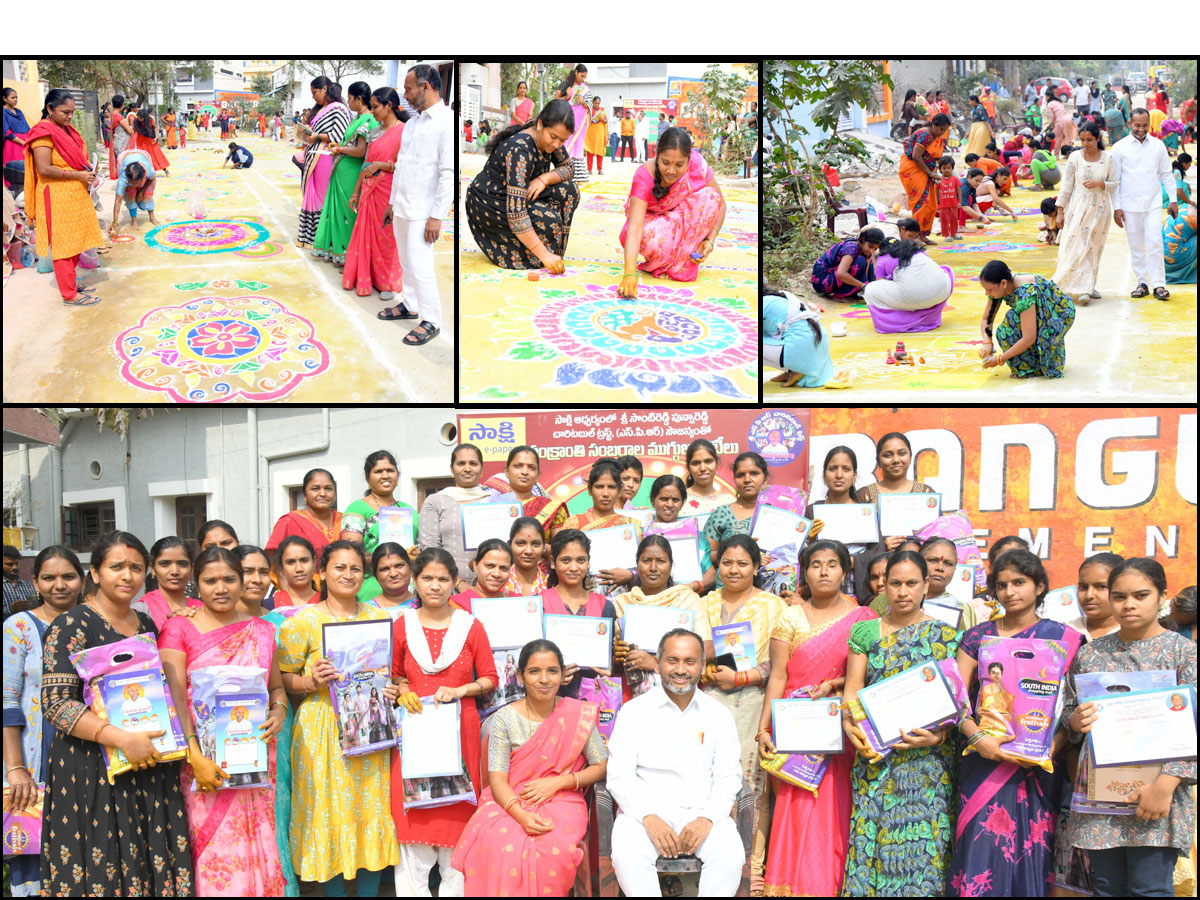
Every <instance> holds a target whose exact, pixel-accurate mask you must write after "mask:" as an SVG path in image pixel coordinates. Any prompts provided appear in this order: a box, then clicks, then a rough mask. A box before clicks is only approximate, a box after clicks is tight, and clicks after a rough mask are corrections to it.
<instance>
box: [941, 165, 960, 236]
mask: <svg viewBox="0 0 1200 900" xmlns="http://www.w3.org/2000/svg"><path fill="white" fill-rule="evenodd" d="M938 172H939V173H941V176H942V180H941V181H939V182H938V216H939V218H940V219H941V221H942V237H944V238H945V239H946V240H948V241H961V240H962V238H960V237H959V236H958V208H959V206H960V205H961V204H962V201H961V199H960V195H959V192H960V191H961V190H962V182H961V181H959V180H958V179H957V178H955V177H954V159H953V157H950V156H943V157H942V158H941V159H940V160H938Z"/></svg>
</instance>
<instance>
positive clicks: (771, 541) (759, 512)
mask: <svg viewBox="0 0 1200 900" xmlns="http://www.w3.org/2000/svg"><path fill="white" fill-rule="evenodd" d="M811 526H812V522H810V521H809V520H808V519H806V518H804V516H800V515H797V514H796V513H793V512H788V511H787V510H785V509H776V508H775V507H773V506H763V505H762V504H761V503H760V504H759V505H758V507H757V509H755V511H754V523H753V525H752V526H751V527H750V537H752V538H754V539H755V540H756V541H758V544H759V546H760V547H762V549H763V550H766V551H767V552H768V553H770V552H771V551H772V550H775V549H777V548H779V547H787V546H795V547H796V549H797V551H799V549H800V548H801V547H803V545H804V541H805V539H806V538H807V537H808V529H809V528H810V527H811Z"/></svg>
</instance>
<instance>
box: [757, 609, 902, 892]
mask: <svg viewBox="0 0 1200 900" xmlns="http://www.w3.org/2000/svg"><path fill="white" fill-rule="evenodd" d="M875 618H878V616H877V615H876V614H875V613H874V612H872V611H871V609H870V608H869V607H866V606H860V607H856V608H855V609H854V610H852V611H851V612H849V613H847V614H846V615H845V616H843V617H842V618H840V619H838V620H837V621H836V622H834V623H833V624H832V625H830V626H829V627H828V628H826V629H825V630H824V631H821V632H819V633H817V634H814V635H813V636H812V637H810V638H808V639H806V640H805V641H804V642H803V643H801V644H800V645H799V646H798V647H796V650H795V652H793V653H792V658H791V659H790V660H788V667H787V672H788V680H787V687H785V688H784V696H788V695H790V694H791V692H792V691H794V690H796V689H798V688H802V687H805V686H808V685H815V684H819V683H820V682H822V681H826V680H828V679H831V678H841V677H842V676H843V675H845V674H846V657H847V655H848V653H849V646H848V644H847V641H848V639H849V637H850V629H851V628H852V627H853V626H854V625H855V624H857V623H858V622H861V621H863V620H864V619H875ZM847 743H848V742H847ZM853 768H854V749H853V747H851V748H849V749H848V750H846V752H844V753H840V754H838V755H837V756H834V757H833V758H832V759H831V760H830V761H829V769H828V770H827V771H826V772H825V777H824V779H822V781H821V784H820V787H819V789H818V790H817V791H816V793H813V792H811V791H807V790H805V789H804V788H799V787H794V786H793V785H790V784H787V783H786V782H783V781H776V782H775V787H776V792H777V793H776V797H775V814H774V818H773V819H772V822H771V847H770V852H769V855H768V857H767V869H766V883H767V886H768V890H769V891H770V892H771V893H785V894H787V895H789V896H793V897H836V896H838V895H839V894H840V893H841V890H842V879H843V878H844V876H845V871H846V850H847V848H848V847H849V843H850V801H851V798H852V791H851V785H850V774H851V770H852V769H853Z"/></svg>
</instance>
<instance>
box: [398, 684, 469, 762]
mask: <svg viewBox="0 0 1200 900" xmlns="http://www.w3.org/2000/svg"><path fill="white" fill-rule="evenodd" d="M400 722H401V725H400V774H401V777H403V778H438V777H441V776H446V775H461V774H462V744H461V742H460V736H459V735H460V732H459V709H458V701H457V700H455V701H454V702H452V703H434V702H433V697H422V698H421V711H420V712H419V713H412V712H409V711H408V710H407V709H406V710H404V712H403V714H402V716H401V719H400Z"/></svg>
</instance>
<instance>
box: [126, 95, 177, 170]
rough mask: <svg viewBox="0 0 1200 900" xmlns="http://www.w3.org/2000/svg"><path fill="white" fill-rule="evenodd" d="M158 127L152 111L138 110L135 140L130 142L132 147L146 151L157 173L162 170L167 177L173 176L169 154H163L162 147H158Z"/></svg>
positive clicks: (135, 120)
mask: <svg viewBox="0 0 1200 900" xmlns="http://www.w3.org/2000/svg"><path fill="white" fill-rule="evenodd" d="M155 134H156V126H155V124H154V117H153V116H152V115H150V110H149V109H148V108H147V107H142V108H141V109H140V110H138V113H137V115H136V116H135V117H134V121H133V138H132V140H131V141H130V144H129V145H130V146H131V147H133V148H135V149H137V150H144V151H145V152H146V153H147V154H149V156H150V161H151V162H152V163H154V169H155V171H157V170H159V169H162V170H163V173H164V174H166V175H170V174H171V170H170V168H169V166H170V165H171V163H170V162H169V161H168V160H167V154H165V153H163V152H162V147H160V146H158V139H157V138H156V137H155Z"/></svg>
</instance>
